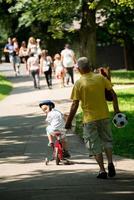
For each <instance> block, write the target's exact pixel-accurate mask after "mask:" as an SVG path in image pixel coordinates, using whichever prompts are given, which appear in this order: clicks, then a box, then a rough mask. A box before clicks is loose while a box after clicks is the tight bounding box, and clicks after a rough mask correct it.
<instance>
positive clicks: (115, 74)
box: [111, 70, 134, 84]
mask: <svg viewBox="0 0 134 200" xmlns="http://www.w3.org/2000/svg"><path fill="white" fill-rule="evenodd" d="M111 77H112V79H111V81H112V83H113V84H132V83H133V84H134V71H126V70H113V71H111Z"/></svg>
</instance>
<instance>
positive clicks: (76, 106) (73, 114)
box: [65, 100, 79, 129]
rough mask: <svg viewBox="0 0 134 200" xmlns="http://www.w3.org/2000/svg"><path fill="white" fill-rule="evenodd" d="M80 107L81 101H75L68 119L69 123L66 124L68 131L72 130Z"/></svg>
mask: <svg viewBox="0 0 134 200" xmlns="http://www.w3.org/2000/svg"><path fill="white" fill-rule="evenodd" d="M78 106H79V101H78V100H74V101H73V103H72V105H71V109H70V113H69V115H68V118H67V121H66V124H65V128H66V129H69V128H71V126H72V120H73V118H74V116H75V114H76V112H77V109H78Z"/></svg>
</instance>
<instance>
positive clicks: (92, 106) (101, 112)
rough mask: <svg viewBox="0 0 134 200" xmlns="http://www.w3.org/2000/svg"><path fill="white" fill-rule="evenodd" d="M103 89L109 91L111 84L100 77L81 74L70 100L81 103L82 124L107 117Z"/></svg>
mask: <svg viewBox="0 0 134 200" xmlns="http://www.w3.org/2000/svg"><path fill="white" fill-rule="evenodd" d="M105 88H107V89H108V90H111V89H112V84H111V82H110V81H109V80H107V79H106V78H105V77H103V76H102V75H100V74H95V73H92V72H90V73H86V74H83V75H82V76H81V77H80V79H79V80H77V81H76V83H75V85H74V87H73V90H72V94H71V99H72V100H79V101H80V102H81V107H82V110H83V122H84V123H88V122H92V121H96V120H100V119H106V118H108V117H109V110H108V106H107V102H106V100H105Z"/></svg>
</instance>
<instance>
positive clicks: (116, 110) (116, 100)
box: [110, 89, 120, 113]
mask: <svg viewBox="0 0 134 200" xmlns="http://www.w3.org/2000/svg"><path fill="white" fill-rule="evenodd" d="M110 91H111V93H112V96H113V108H114V112H115V113H119V112H120V110H119V105H118V99H117V95H116V93H115V91H114V90H113V89H112V90H110Z"/></svg>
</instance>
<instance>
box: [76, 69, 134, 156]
mask: <svg viewBox="0 0 134 200" xmlns="http://www.w3.org/2000/svg"><path fill="white" fill-rule="evenodd" d="M112 76H113V78H112V80H115V82H114V83H117V84H118V83H122V84H123V83H130V82H131V83H132V82H133V83H134V72H130V73H126V72H125V71H122V72H121V71H115V72H114V71H113V72H112ZM116 93H117V95H118V101H119V107H120V110H121V112H123V113H125V114H126V115H127V117H128V124H127V126H126V127H125V128H120V129H119V128H116V127H114V125H113V124H112V123H111V124H112V131H113V138H114V149H113V151H114V154H116V155H121V156H125V157H128V158H134V88H128V89H121V90H116ZM108 106H109V110H110V115H111V120H112V117H113V108H112V104H111V103H108ZM76 133H78V134H79V135H80V136H81V137H82V112H81V111H80V110H79V113H78V114H77V116H76Z"/></svg>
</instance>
